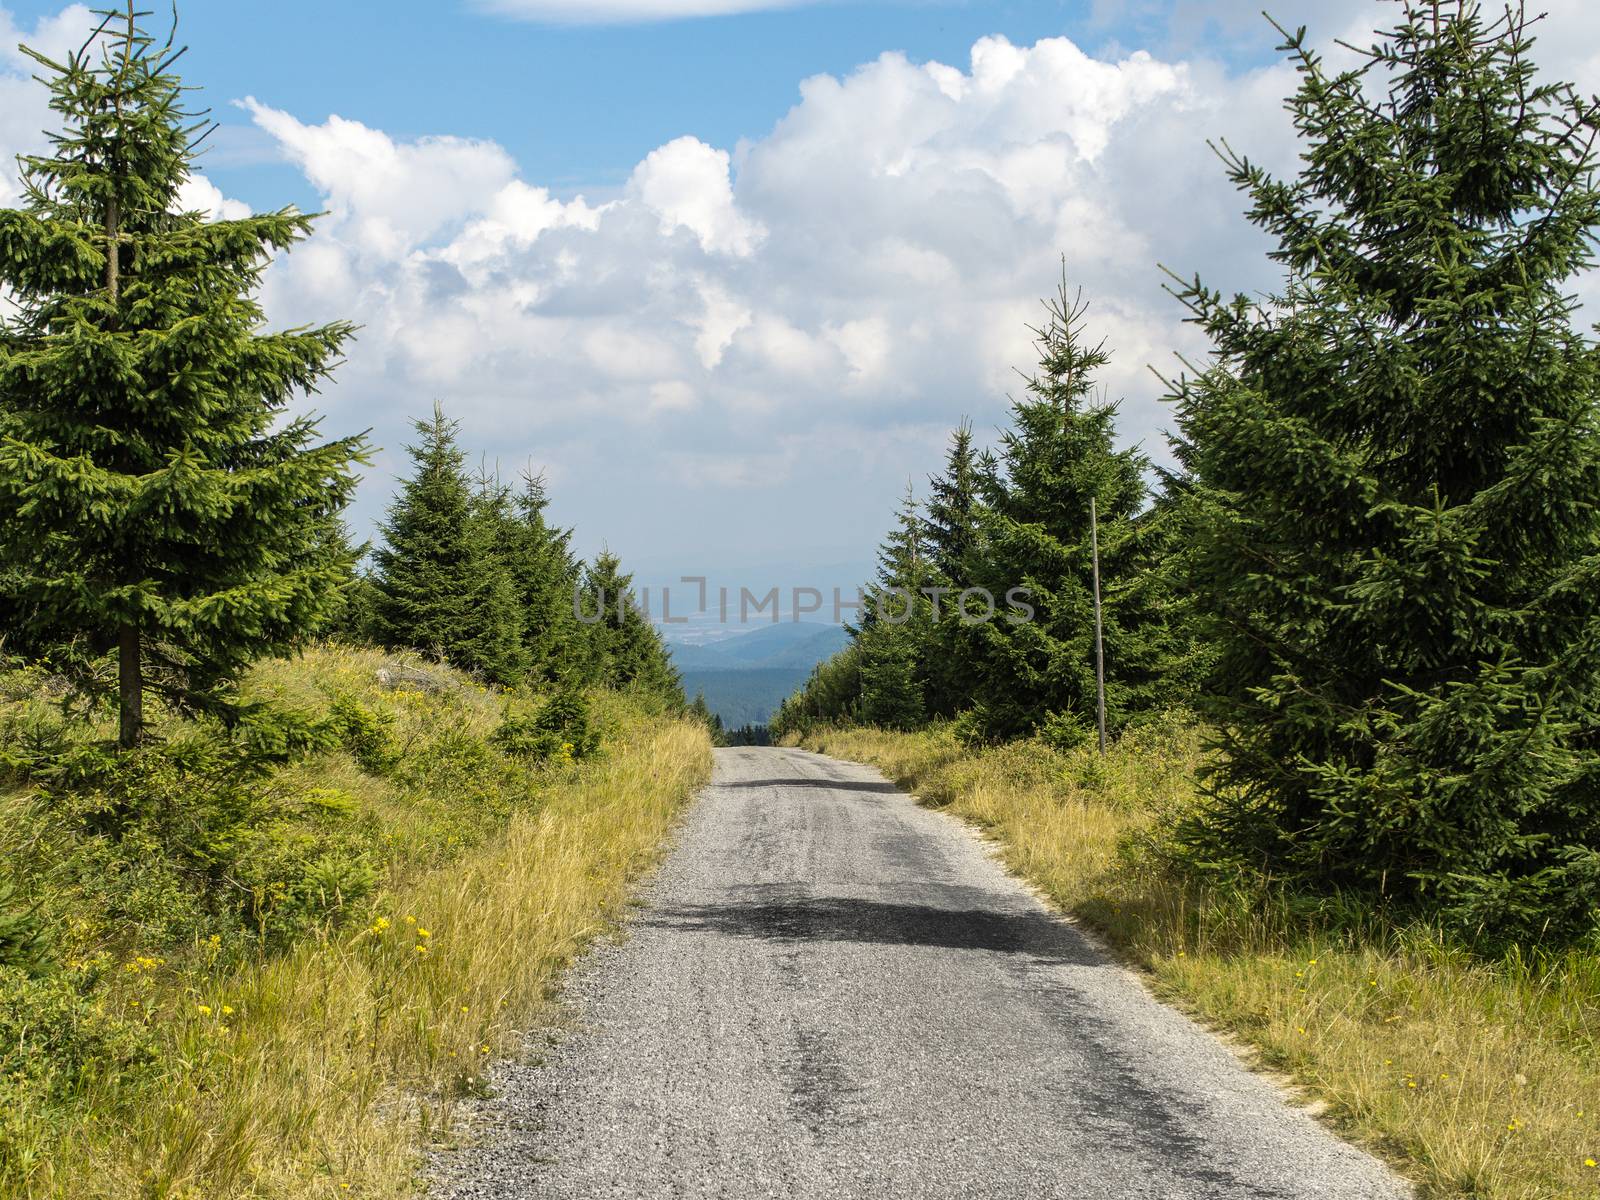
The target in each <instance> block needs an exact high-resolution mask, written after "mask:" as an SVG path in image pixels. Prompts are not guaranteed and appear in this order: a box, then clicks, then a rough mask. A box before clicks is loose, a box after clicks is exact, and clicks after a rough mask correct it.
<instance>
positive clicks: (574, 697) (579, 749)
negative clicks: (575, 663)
mask: <svg viewBox="0 0 1600 1200" xmlns="http://www.w3.org/2000/svg"><path fill="white" fill-rule="evenodd" d="M490 740H491V741H492V742H493V744H494V745H495V746H496V747H497V748H498V749H499V750H501V751H502V752H503V753H505V754H509V755H512V756H513V757H517V758H529V759H532V760H534V761H535V762H545V761H548V760H549V759H552V758H557V757H561V756H565V757H569V758H588V757H590V756H591V755H593V754H594V753H595V751H596V750H598V749H599V746H600V735H599V732H598V731H597V730H596V729H595V728H594V723H593V720H592V718H591V716H590V713H589V703H588V701H587V700H585V699H584V698H583V695H582V694H581V693H579V692H571V691H568V692H558V693H556V694H555V695H554V696H552V697H551V698H550V699H549V700H547V701H545V703H544V705H543V706H542V707H541V708H540V709H539V711H538V712H537V713H535V714H534V715H533V716H532V717H526V716H517V715H514V714H512V713H509V712H508V713H507V714H506V716H505V717H504V719H503V720H502V721H501V722H500V727H499V728H498V729H496V730H495V731H494V733H493V735H491V738H490Z"/></svg>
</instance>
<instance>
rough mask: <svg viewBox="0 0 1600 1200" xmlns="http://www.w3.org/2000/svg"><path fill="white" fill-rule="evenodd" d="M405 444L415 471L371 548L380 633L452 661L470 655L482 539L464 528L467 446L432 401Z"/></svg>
mask: <svg viewBox="0 0 1600 1200" xmlns="http://www.w3.org/2000/svg"><path fill="white" fill-rule="evenodd" d="M412 424H413V427H414V428H415V429H416V431H417V435H418V440H417V442H416V444H415V445H411V446H407V447H406V452H407V453H408V454H410V455H411V462H412V474H411V477H410V478H409V479H407V480H406V481H405V484H404V485H403V486H402V487H401V489H400V494H399V495H398V496H396V497H395V499H394V502H393V503H392V504H390V506H389V514H388V520H387V521H386V522H385V523H384V524H383V525H382V526H381V527H380V528H381V532H382V534H383V543H382V544H381V545H380V546H379V547H378V549H377V550H376V551H375V552H374V554H373V561H374V563H375V564H376V566H377V578H376V580H375V582H376V584H377V587H378V591H379V597H378V602H377V611H376V613H375V618H376V619H375V622H374V625H375V632H376V634H377V639H378V641H380V642H382V643H383V644H384V645H386V646H411V647H414V648H416V649H419V650H423V651H425V652H428V653H432V654H437V655H439V656H440V657H443V658H447V659H449V660H450V661H452V662H458V663H459V662H462V661H464V660H465V659H466V658H467V657H468V646H469V644H470V643H471V641H472V637H473V630H474V623H475V621H476V614H475V613H474V611H473V608H472V605H473V599H474V595H475V594H476V592H477V590H478V583H479V581H478V580H477V578H476V577H475V576H476V573H477V572H478V569H479V567H480V565H481V564H480V562H479V556H480V552H481V543H480V542H479V541H478V540H476V539H475V537H474V531H473V530H471V529H470V528H469V524H470V522H471V519H472V507H473V498H472V488H471V486H470V484H469V483H468V482H467V478H466V475H465V473H464V470H463V468H464V464H465V463H466V454H465V452H464V451H463V450H462V449H461V447H460V446H459V445H458V444H457V442H456V434H457V433H458V432H459V429H460V426H459V424H458V423H457V422H455V421H451V420H449V419H448V418H446V416H445V415H444V410H443V408H441V407H440V406H439V405H437V404H436V405H434V409H433V418H432V419H431V420H418V421H414V422H412Z"/></svg>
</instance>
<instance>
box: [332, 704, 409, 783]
mask: <svg viewBox="0 0 1600 1200" xmlns="http://www.w3.org/2000/svg"><path fill="white" fill-rule="evenodd" d="M325 724H326V726H327V728H328V730H329V731H330V732H331V733H332V734H333V736H334V737H335V738H336V739H337V740H338V744H339V745H341V746H343V747H344V748H345V749H346V750H348V751H349V752H350V756H351V757H352V758H354V759H355V760H356V762H358V763H360V764H361V769H362V770H363V771H366V772H367V773H368V774H369V775H387V774H388V773H389V772H390V771H392V770H393V769H394V766H395V764H396V763H397V762H399V761H400V750H399V748H398V747H397V746H396V745H395V741H394V715H393V714H392V713H388V712H377V711H374V710H373V709H370V708H367V707H366V706H365V705H363V704H362V703H361V702H360V701H358V700H355V699H353V698H352V697H350V696H346V695H342V694H336V695H334V696H332V697H331V698H330V702H329V705H328V716H327V718H326V721H325Z"/></svg>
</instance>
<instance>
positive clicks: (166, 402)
mask: <svg viewBox="0 0 1600 1200" xmlns="http://www.w3.org/2000/svg"><path fill="white" fill-rule="evenodd" d="M139 15H140V14H138V13H136V11H135V10H134V8H133V6H132V5H131V3H130V5H129V6H128V8H127V9H126V10H120V9H119V10H112V11H108V12H103V13H101V14H100V17H101V21H100V24H99V27H98V31H97V32H96V34H95V36H92V37H90V38H89V40H88V41H87V42H86V43H85V45H84V46H83V47H82V48H81V49H79V50H78V51H76V52H74V53H72V54H70V55H68V56H67V57H66V58H64V59H63V60H62V61H60V62H56V61H53V60H51V59H49V58H46V57H44V56H43V55H40V54H37V53H34V52H32V51H28V53H29V54H30V55H31V56H32V57H33V58H34V59H35V61H37V62H38V63H39V65H40V66H41V68H42V69H43V71H44V72H45V76H46V79H45V82H46V84H47V86H48V87H49V89H50V96H51V107H52V109H53V110H54V112H55V113H56V114H57V116H58V117H59V118H60V120H61V122H62V129H61V130H60V132H58V133H56V134H54V135H53V142H54V145H53V149H52V152H51V153H50V154H48V155H42V156H31V157H26V158H24V159H22V160H21V165H22V173H23V182H24V186H25V200H24V203H23V207H22V208H21V209H19V210H5V211H0V283H3V284H4V285H5V286H6V287H7V288H9V289H10V290H11V292H12V294H13V295H14V297H15V298H16V300H17V303H18V305H19V307H18V310H17V312H16V313H15V314H14V315H13V316H11V317H9V318H7V319H6V320H5V322H4V324H3V326H0V414H3V415H0V425H3V428H0V587H4V588H5V590H6V591H7V592H8V593H9V595H8V596H7V598H6V603H7V604H8V605H9V606H10V609H11V612H12V614H13V616H12V619H14V620H16V621H18V622H19V623H20V624H23V625H25V626H27V627H31V628H33V629H35V630H36V631H40V630H44V629H46V628H48V630H49V631H50V633H51V636H80V637H82V638H85V639H87V640H88V641H89V642H90V643H92V645H93V646H94V647H95V648H96V649H107V650H109V649H112V648H114V649H115V650H116V653H117V656H118V663H119V666H118V694H119V708H120V740H121V743H122V744H123V745H124V746H130V745H132V744H134V743H135V742H136V741H137V740H138V739H139V736H140V731H141V729H142V728H143V725H144V722H145V717H144V694H145V691H146V688H147V687H150V688H154V689H157V690H159V691H160V692H161V693H163V694H165V695H166V696H167V697H169V698H170V699H171V700H172V701H173V702H175V703H176V704H178V705H180V706H183V707H191V708H193V707H198V708H209V709H214V710H215V709H221V710H223V711H226V707H227V703H228V698H227V693H228V685H229V683H230V682H231V681H232V680H233V679H234V678H235V677H236V675H237V674H238V672H239V671H240V670H241V669H242V668H243V666H244V665H245V664H246V663H247V662H249V661H250V660H251V659H252V658H254V657H256V656H258V655H261V654H263V653H268V652H272V651H277V650H281V649H283V648H285V647H287V646H288V645H290V644H291V643H292V642H293V641H294V640H295V639H296V638H297V637H298V636H300V635H301V634H302V633H303V632H304V631H306V630H308V629H311V628H313V627H315V626H316V625H318V624H319V623H321V622H322V621H323V620H324V619H325V618H326V617H327V615H328V614H329V612H330V610H331V609H332V608H333V607H334V606H335V605H336V603H337V594H338V588H339V585H340V581H341V579H343V578H344V577H345V576H346V575H347V565H346V564H344V563H342V562H339V561H337V556H331V555H329V554H328V553H326V549H327V542H326V539H325V538H324V536H323V534H324V530H325V527H326V522H327V520H328V518H329V517H330V516H331V515H332V514H334V513H337V512H338V511H339V510H340V509H341V508H343V507H344V505H345V504H346V502H347V500H348V499H349V495H350V492H351V489H352V487H353V482H354V476H353V467H354V465H355V464H356V463H357V462H358V461H360V457H361V446H360V442H359V440H358V439H342V440H337V441H333V442H327V443H322V444H318V443H317V440H316V439H317V423H316V422H315V421H314V420H312V419H310V418H307V417H303V416H301V417H293V416H289V415H288V408H289V405H290V402H291V401H292V399H293V398H294V397H295V396H296V395H297V394H300V393H308V392H311V391H314V390H315V388H316V386H317V385H318V384H319V383H320V382H321V381H322V380H323V379H325V378H326V377H327V375H328V373H329V371H330V369H331V367H332V366H333V364H334V363H335V362H336V360H337V359H338V356H339V353H340V349H341V347H342V346H343V345H344V343H345V341H346V340H347V339H348V338H349V336H350V333H351V326H349V325H348V324H345V323H342V322H341V323H336V324H332V325H327V326H324V327H322V328H318V329H301V330H294V331H290V332H283V333H273V334H268V333H263V332H262V329H261V327H262V313H261V309H260V308H259V306H258V305H257V303H256V302H255V300H254V299H253V296H254V293H255V291H256V288H257V285H258V283H259V280H260V275H261V271H262V269H263V268H264V266H265V264H266V263H267V261H268V259H269V258H270V256H271V254H272V252H274V251H277V250H283V249H287V248H288V247H289V246H291V245H292V244H293V243H295V242H296V241H298V240H300V239H301V238H303V237H305V236H306V235H307V233H308V232H309V231H310V228H311V219H310V218H309V217H306V216H303V215H301V214H299V213H297V212H296V211H294V210H293V209H284V210H282V211H279V212H276V213H271V214H264V215H257V216H251V217H247V218H244V219H242V220H236V221H217V222H207V221H206V220H204V219H203V217H202V215H201V214H199V213H193V212H188V213H186V212H182V211H180V204H179V199H178V194H179V189H180V188H181V187H182V185H183V183H184V181H185V180H186V179H187V178H188V176H189V173H190V169H191V167H192V164H193V161H194V146H195V143H196V141H197V140H198V135H199V134H200V132H201V129H202V128H203V126H202V125H201V124H200V123H197V121H196V118H195V117H194V116H193V115H191V114H189V113H186V112H185V110H184V107H183V103H182V94H181V93H182V88H181V86H180V83H179V80H178V77H177V76H176V75H175V74H173V71H172V66H173V63H174V61H175V60H176V58H177V57H178V53H180V52H176V51H174V50H173V48H172V46H171V44H170V39H169V41H168V42H167V43H166V44H162V43H160V42H157V41H156V40H154V39H152V37H151V36H149V35H148V34H147V33H145V32H144V30H143V29H142V28H141V27H140V25H139Z"/></svg>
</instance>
